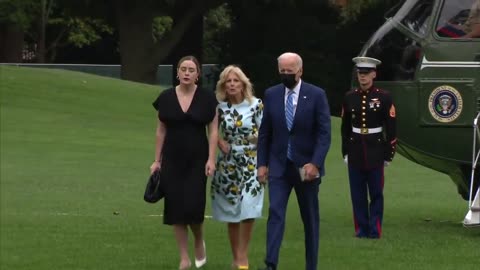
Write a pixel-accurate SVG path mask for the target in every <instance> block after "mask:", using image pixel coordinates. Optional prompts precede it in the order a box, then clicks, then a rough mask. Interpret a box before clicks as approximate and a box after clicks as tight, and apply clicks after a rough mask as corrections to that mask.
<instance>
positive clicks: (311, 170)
mask: <svg viewBox="0 0 480 270" xmlns="http://www.w3.org/2000/svg"><path fill="white" fill-rule="evenodd" d="M303 169H304V171H305V181H312V180H315V179H317V178H319V177H320V173H319V172H318V168H317V166H315V165H314V164H312V163H307V164H305V165H303Z"/></svg>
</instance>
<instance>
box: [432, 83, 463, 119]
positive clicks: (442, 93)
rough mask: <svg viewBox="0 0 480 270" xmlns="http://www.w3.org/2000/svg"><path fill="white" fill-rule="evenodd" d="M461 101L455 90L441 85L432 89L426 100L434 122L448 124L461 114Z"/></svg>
mask: <svg viewBox="0 0 480 270" xmlns="http://www.w3.org/2000/svg"><path fill="white" fill-rule="evenodd" d="M462 108H463V100H462V96H461V95H460V93H459V92H458V91H457V89H455V88H453V87H451V86H449V85H441V86H439V87H437V88H435V89H433V91H432V93H431V94H430V97H429V98H428V109H429V110H430V114H431V115H432V117H433V118H435V120H437V121H439V122H442V123H449V122H452V121H454V120H455V119H457V118H458V117H459V116H460V114H461V113H462Z"/></svg>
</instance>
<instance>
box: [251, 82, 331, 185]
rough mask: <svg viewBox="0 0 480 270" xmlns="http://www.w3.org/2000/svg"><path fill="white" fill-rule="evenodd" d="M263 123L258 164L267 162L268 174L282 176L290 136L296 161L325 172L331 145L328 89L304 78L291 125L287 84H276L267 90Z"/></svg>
mask: <svg viewBox="0 0 480 270" xmlns="http://www.w3.org/2000/svg"><path fill="white" fill-rule="evenodd" d="M263 102H264V111H263V118H262V124H261V126H260V130H259V134H258V147H257V166H258V167H260V166H268V168H269V173H268V174H269V176H271V177H281V176H283V175H284V173H285V165H286V164H287V145H288V139H289V137H290V139H291V143H292V155H293V157H292V158H293V160H292V161H293V162H294V163H295V165H296V166H297V167H299V168H300V167H302V166H303V165H305V164H306V163H313V164H315V165H316V166H318V168H319V171H320V176H323V175H325V166H324V164H325V158H326V156H327V152H328V149H329V148H330V141H331V134H330V129H331V128H330V109H329V107H328V101H327V97H326V95H325V91H324V90H323V89H321V88H319V87H316V86H314V85H312V84H309V83H306V82H304V81H302V82H301V86H300V92H299V96H298V102H297V109H296V111H295V117H294V120H293V126H292V129H291V130H290V131H289V130H288V128H287V122H286V119H285V86H284V85H283V84H279V85H275V86H273V87H270V88H269V89H267V90H266V91H265V95H264V99H263Z"/></svg>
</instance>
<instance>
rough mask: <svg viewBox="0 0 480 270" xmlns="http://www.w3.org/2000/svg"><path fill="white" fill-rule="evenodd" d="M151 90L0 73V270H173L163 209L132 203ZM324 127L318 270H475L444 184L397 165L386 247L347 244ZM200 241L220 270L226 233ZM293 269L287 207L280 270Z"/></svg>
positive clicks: (218, 227)
mask: <svg viewBox="0 0 480 270" xmlns="http://www.w3.org/2000/svg"><path fill="white" fill-rule="evenodd" d="M159 91H160V88H159V87H152V86H147V85H142V84H136V83H131V82H125V81H120V80H115V79H110V78H102V77H97V76H92V75H87V74H83V73H76V72H69V71H59V70H48V69H30V68H18V67H6V66H0V105H1V108H0V132H1V133H0V269H2V270H6V269H12V270H20V269H28V270H31V269H45V270H47V269H48V270H51V269H102V270H103V269H115V270H118V269H145V270H152V269H177V266H178V254H177V249H176V244H175V240H174V238H173V234H172V230H171V228H170V227H168V226H164V225H162V218H161V216H160V215H161V213H162V203H160V204H156V205H149V204H147V203H145V202H144V201H143V198H142V196H143V190H144V185H145V183H146V180H147V176H148V167H149V166H150V164H151V161H152V159H153V150H154V132H155V126H156V119H155V117H156V116H155V112H154V110H153V107H152V106H151V102H152V101H153V100H154V99H155V97H156V96H157V95H158V92H159ZM332 124H333V126H332V128H333V130H332V131H333V134H332V138H333V143H332V147H331V150H330V154H329V156H328V159H327V165H326V166H327V175H326V177H325V178H324V179H323V183H322V185H321V187H320V204H321V205H320V209H321V242H320V254H319V256H320V260H319V261H320V267H319V269H402V270H404V269H422V270H423V269H455V270H458V269H477V268H478V265H479V260H480V259H479V254H480V252H479V243H480V230H468V229H465V228H463V227H462V224H461V221H462V220H463V218H464V216H465V214H466V211H467V203H466V202H465V201H463V200H462V199H461V198H460V196H459V195H457V192H456V187H455V185H454V184H453V182H452V181H451V180H450V179H449V178H448V177H447V176H445V175H443V174H440V173H437V172H434V171H432V170H429V169H426V168H423V167H420V166H418V165H416V164H413V163H411V162H409V161H407V160H406V159H404V158H403V157H401V156H397V157H396V158H395V160H394V162H393V164H392V165H391V166H390V167H388V168H387V169H386V181H385V200H386V202H385V209H386V211H385V217H384V228H383V230H384V237H383V238H382V239H381V240H378V241H377V240H364V239H356V238H354V237H353V225H352V214H351V205H350V199H349V195H348V194H349V192H348V180H347V172H346V168H345V165H344V164H343V162H342V159H341V155H340V150H339V142H340V140H339V132H338V131H339V120H338V119H337V118H334V119H333V123H332ZM267 203H268V202H267V201H266V204H265V208H264V216H266V213H267V211H266V210H267V205H268V204H267ZM114 212H118V213H119V214H118V215H114V214H113V213H114ZM209 213H210V209H209V205H207V215H209ZM265 230H266V218H263V219H259V220H258V222H257V224H256V227H255V232H254V239H253V240H252V245H251V255H250V262H251V266H252V267H251V269H256V268H257V267H258V266H260V265H261V264H262V260H263V256H264V254H265ZM205 231H206V242H207V252H208V260H209V261H208V264H207V266H206V267H205V269H206V270H208V269H210V270H217V269H229V264H230V262H231V256H230V249H229V244H228V239H227V232H226V226H225V225H224V224H222V223H219V222H216V221H213V220H211V219H208V218H207V219H206V222H205ZM192 254H193V253H192ZM192 256H193V255H192ZM303 268H304V253H303V229H302V223H301V219H300V214H299V211H298V207H297V203H296V200H295V198H294V196H292V197H291V203H290V205H289V210H288V217H287V228H286V233H285V237H284V241H283V246H282V249H281V255H280V265H279V269H281V270H286V269H289V270H290V269H303Z"/></svg>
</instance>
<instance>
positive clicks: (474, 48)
mask: <svg viewBox="0 0 480 270" xmlns="http://www.w3.org/2000/svg"><path fill="white" fill-rule="evenodd" d="M478 22H480V0H445V1H444V3H443V5H442V6H441V8H440V10H439V12H438V16H437V20H436V22H435V24H434V31H432V37H431V38H429V39H428V40H427V42H426V44H425V46H424V54H423V56H422V59H421V65H420V71H419V76H418V78H419V82H420V89H421V90H420V99H419V100H420V102H421V103H420V104H419V105H420V110H421V111H422V113H421V114H420V117H421V119H420V124H421V125H428V126H442V125H449V126H452V125H453V126H466V127H467V126H468V127H470V126H471V123H472V119H473V118H474V117H475V116H476V113H477V112H478V111H479V110H480V102H479V101H480V99H479V98H480V87H479V84H480V32H479V34H478V36H475V34H472V33H475V32H474V31H476V30H474V26H476V27H479V28H480V24H478ZM479 31H480V29H479Z"/></svg>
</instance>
